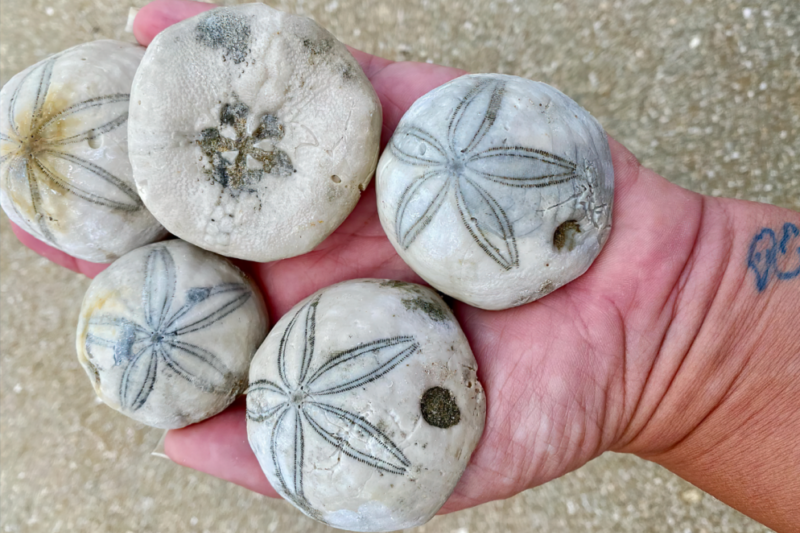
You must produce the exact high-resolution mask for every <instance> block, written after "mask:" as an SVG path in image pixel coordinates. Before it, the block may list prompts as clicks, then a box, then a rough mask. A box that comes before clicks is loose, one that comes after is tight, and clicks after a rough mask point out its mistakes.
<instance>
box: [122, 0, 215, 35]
mask: <svg viewBox="0 0 800 533" xmlns="http://www.w3.org/2000/svg"><path fill="white" fill-rule="evenodd" d="M215 7H217V6H216V5H215V4H207V3H204V2H191V1H189V0H155V1H154V2H151V3H149V4H147V5H146V6H144V7H143V8H142V9H141V10H140V11H139V13H137V14H136V18H135V19H134V21H133V35H134V36H136V40H137V41H139V44H142V45H144V46H147V45H148V44H150V43H151V42H152V41H153V38H154V37H155V36H156V35H158V34H159V33H161V30H163V29H164V28H168V27H169V26H172V25H173V24H175V23H176V22H180V21H182V20H183V19H188V18H189V17H193V16H195V15H198V14H200V13H203V12H204V11H209V10H211V9H214V8H215Z"/></svg>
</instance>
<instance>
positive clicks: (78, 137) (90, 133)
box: [51, 113, 128, 146]
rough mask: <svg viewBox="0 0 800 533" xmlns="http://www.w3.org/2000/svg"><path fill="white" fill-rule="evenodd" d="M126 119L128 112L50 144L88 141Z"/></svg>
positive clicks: (57, 144) (116, 126) (121, 123)
mask: <svg viewBox="0 0 800 533" xmlns="http://www.w3.org/2000/svg"><path fill="white" fill-rule="evenodd" d="M127 120H128V113H124V114H122V115H120V116H118V117H116V118H113V119H111V120H109V121H108V122H106V123H104V124H101V125H99V126H97V127H95V128H90V129H88V130H86V131H84V132H81V133H78V134H75V135H72V136H70V137H65V138H63V139H58V140H53V141H51V144H52V145H54V146H60V145H65V144H75V143H79V142H83V141H89V140H92V139H95V138H97V137H99V136H101V135H103V134H104V133H108V132H109V131H113V130H115V129H117V128H118V127H120V126H122V125H123V124H125V122H127Z"/></svg>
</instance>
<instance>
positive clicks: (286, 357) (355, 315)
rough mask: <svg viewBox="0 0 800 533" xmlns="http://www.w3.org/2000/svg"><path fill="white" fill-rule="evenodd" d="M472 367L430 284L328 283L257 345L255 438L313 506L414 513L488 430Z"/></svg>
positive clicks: (376, 517)
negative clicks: (426, 285)
mask: <svg viewBox="0 0 800 533" xmlns="http://www.w3.org/2000/svg"><path fill="white" fill-rule="evenodd" d="M476 369H477V365H476V363H475V359H474V357H473V356H472V352H471V350H470V348H469V345H468V344H467V340H466V338H465V337H464V334H463V332H462V331H461V328H460V327H459V325H458V322H456V319H455V317H454V316H453V314H452V312H451V311H450V309H449V308H448V307H447V305H446V304H445V302H444V301H443V300H442V299H441V298H440V297H439V296H438V295H437V294H436V293H435V292H433V291H432V290H430V289H427V288H425V287H421V286H419V285H414V284H410V283H404V282H399V281H389V280H353V281H347V282H344V283H340V284H338V285H333V286H331V287H328V288H326V289H323V290H321V291H319V292H317V293H316V294H314V295H312V296H310V297H309V298H307V299H305V300H304V301H302V302H300V303H299V304H297V305H296V306H295V307H294V309H292V310H291V311H290V312H289V313H287V314H286V315H285V316H284V317H283V318H281V320H280V321H279V322H278V323H277V324H276V326H275V329H274V330H273V331H272V333H271V334H270V335H269V336H268V337H267V340H266V341H265V342H264V344H263V345H262V346H261V348H259V350H258V353H257V354H256V356H255V358H253V364H252V366H251V368H250V388H249V389H248V393H247V433H248V437H249V440H250V446H251V447H252V448H253V451H254V452H255V454H256V457H258V460H259V462H260V463H261V467H262V468H263V469H264V472H265V473H266V475H267V477H268V478H269V481H270V483H272V486H273V487H275V489H276V490H277V491H278V492H280V494H281V495H282V496H283V497H284V498H286V499H287V500H289V501H290V502H291V503H293V504H294V505H295V506H296V507H298V508H299V509H300V510H301V511H303V512H304V513H306V514H307V515H308V516H311V517H312V518H315V519H317V520H320V521H322V522H325V523H327V524H329V525H332V526H334V527H338V528H342V529H349V530H353V531H392V530H396V529H402V528H406V527H413V526H416V525H419V524H422V523H424V522H426V521H427V520H429V519H430V518H431V517H432V516H433V515H434V513H436V511H437V510H438V509H439V508H440V507H441V506H442V505H443V504H444V502H445V500H447V498H448V496H449V495H450V493H451V492H452V491H453V488H454V487H455V485H456V482H457V481H458V479H459V478H460V477H461V474H462V473H463V471H464V469H465V468H466V466H467V463H468V462H469V458H470V456H471V455H472V451H473V450H474V449H475V446H476V445H477V443H478V440H479V439H480V436H481V433H482V432H483V424H484V415H485V410H486V406H485V398H484V394H483V389H482V387H481V384H480V383H479V382H478V379H477V377H476Z"/></svg>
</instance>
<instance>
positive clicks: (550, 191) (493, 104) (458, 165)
mask: <svg viewBox="0 0 800 533" xmlns="http://www.w3.org/2000/svg"><path fill="white" fill-rule="evenodd" d="M376 187H377V192H378V211H379V214H380V219H381V224H382V225H383V228H384V229H385V231H386V234H387V235H388V237H389V240H390V241H391V242H392V244H393V245H394V247H395V248H396V249H397V252H398V253H399V254H400V256H401V257H402V258H403V260H404V261H405V262H406V263H408V265H409V266H411V268H413V269H414V271H416V272H417V274H419V275H420V276H421V277H422V278H423V279H425V280H426V281H427V282H428V283H430V284H431V285H433V286H434V287H436V288H437V289H439V290H441V291H442V292H444V293H447V294H449V295H451V296H453V297H455V298H457V299H459V300H461V301H464V302H467V303H469V304H472V305H475V306H477V307H482V308H484V309H505V308H508V307H513V306H516V305H521V304H525V303H528V302H531V301H533V300H535V299H537V298H541V297H542V296H544V295H546V294H548V293H550V292H551V291H553V290H555V289H557V288H558V287H560V286H562V285H564V284H565V283H568V282H570V281H571V280H573V279H575V278H576V277H578V276H580V275H581V274H583V273H584V272H585V271H586V270H587V269H588V268H589V266H590V265H591V263H592V261H594V259H595V257H597V255H598V254H599V253H600V250H601V248H602V247H603V244H604V243H605V242H606V239H607V238H608V234H609V232H610V230H611V206H612V201H613V196H614V169H613V166H612V164H611V153H610V151H609V147H608V140H607V138H606V134H605V132H604V131H603V128H602V127H601V126H600V124H599V123H598V122H597V121H596V120H595V119H594V118H593V117H592V116H591V115H589V113H588V112H586V111H585V110H584V109H583V108H581V107H580V106H579V105H578V104H576V103H575V102H574V101H572V100H571V99H569V98H568V97H567V96H565V95H564V94H562V93H561V92H559V91H558V90H556V89H554V88H552V87H550V86H548V85H545V84H543V83H539V82H535V81H530V80H526V79H523V78H517V77H514V76H505V75H500V74H475V75H469V76H463V77H461V78H457V79H455V80H453V81H451V82H449V83H447V84H445V85H443V86H441V87H439V88H437V89H435V90H433V91H431V92H430V93H428V94H426V95H425V96H423V97H422V98H420V99H419V100H417V101H416V102H415V103H414V105H412V106H411V108H410V109H409V110H408V111H407V112H406V114H405V115H404V116H403V118H402V119H401V121H400V124H399V125H398V127H397V130H396V131H395V133H394V135H393V136H392V139H391V141H390V143H389V146H388V147H387V149H386V150H385V151H384V153H383V156H382V157H381V160H380V163H379V165H378V173H377V182H376Z"/></svg>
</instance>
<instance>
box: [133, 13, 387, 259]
mask: <svg viewBox="0 0 800 533" xmlns="http://www.w3.org/2000/svg"><path fill="white" fill-rule="evenodd" d="M131 104H132V105H131V120H130V128H129V135H130V150H131V161H132V163H133V169H134V178H135V180H136V184H137V187H138V190H139V193H140V194H141V196H142V199H143V200H144V202H145V204H146V205H147V207H148V209H150V210H151V211H152V212H153V214H154V215H155V216H156V218H158V220H159V221H161V223H162V224H164V226H166V227H167V229H169V230H170V231H171V232H172V233H174V234H176V235H177V236H179V237H181V238H182V239H185V240H187V241H189V242H192V243H194V244H196V245H198V246H201V247H203V248H206V249H208V250H212V251H214V252H218V253H220V254H223V255H226V256H231V257H239V258H242V259H250V260H256V261H271V260H276V259H281V258H285V257H291V256H294V255H299V254H302V253H305V252H308V251H310V250H312V249H313V248H314V247H315V246H316V245H317V244H319V243H320V242H321V241H322V240H323V239H325V237H327V236H328V235H329V234H330V233H331V232H332V231H333V230H334V229H336V228H337V227H338V226H339V224H340V223H341V222H342V221H343V220H344V219H345V217H347V215H348V214H349V213H350V211H352V209H353V207H355V204H356V202H357V201H358V198H359V197H360V195H361V191H363V190H364V188H365V187H366V185H367V183H369V180H370V179H371V177H372V173H373V171H374V169H375V164H376V162H377V159H378V146H379V139H380V127H381V108H380V104H379V102H378V99H377V96H376V95H375V91H374V90H373V89H372V85H370V83H369V81H368V80H367V78H366V76H365V75H364V73H363V71H362V70H361V68H360V67H359V65H358V63H357V62H356V61H355V59H353V57H352V56H351V55H350V54H349V53H348V51H347V49H346V48H345V47H344V45H343V44H341V43H340V42H339V41H337V40H336V39H335V38H334V37H333V36H332V35H331V34H330V33H328V32H327V31H325V30H324V29H322V28H320V27H319V26H317V25H316V24H315V23H314V22H313V21H311V20H309V19H307V18H305V17H300V16H296V15H290V14H286V13H281V12H279V11H276V10H274V9H272V8H270V7H267V6H265V5H263V4H249V5H242V6H237V7H231V8H218V9H214V10H212V11H209V12H206V13H204V14H201V15H198V16H197V17H194V18H191V19H188V20H185V21H183V22H180V23H178V24H175V25H174V26H171V27H170V28H168V29H167V30H165V31H163V32H162V33H161V34H159V35H158V36H157V37H156V38H155V40H154V41H153V43H152V44H151V45H150V46H149V47H148V49H147V54H146V56H145V58H144V59H143V60H142V65H141V67H140V68H139V71H138V72H137V75H136V79H135V80H134V83H133V90H132V98H131Z"/></svg>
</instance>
